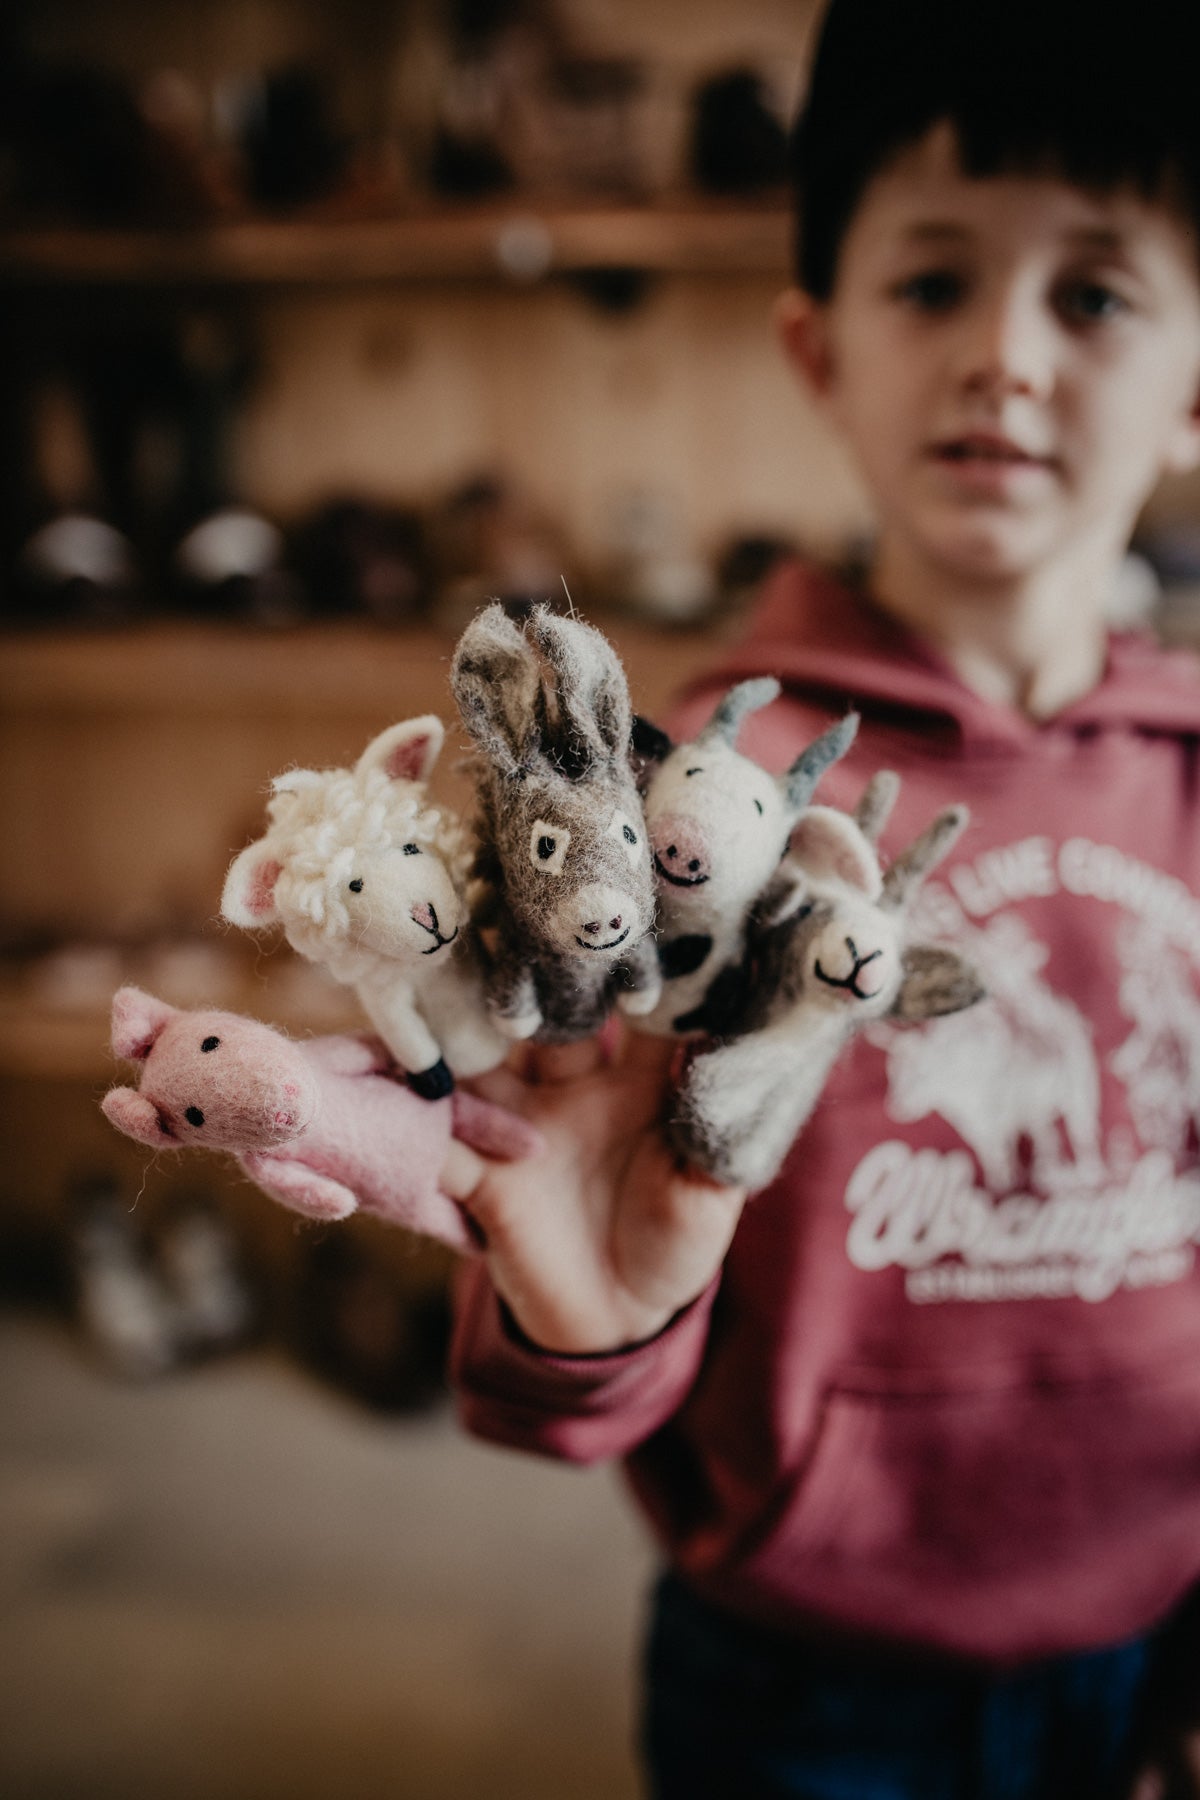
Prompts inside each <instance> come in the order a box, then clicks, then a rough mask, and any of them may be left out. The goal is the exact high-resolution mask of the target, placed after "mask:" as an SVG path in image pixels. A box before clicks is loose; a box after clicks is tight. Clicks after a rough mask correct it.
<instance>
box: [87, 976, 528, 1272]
mask: <svg viewBox="0 0 1200 1800" xmlns="http://www.w3.org/2000/svg"><path fill="white" fill-rule="evenodd" d="M112 1049H113V1054H114V1055H115V1056H118V1057H120V1058H121V1059H122V1060H124V1061H128V1062H135V1063H139V1064H140V1065H141V1073H140V1075H139V1077H138V1085H137V1087H136V1088H133V1087H116V1088H112V1089H110V1091H109V1092H108V1093H107V1094H106V1095H105V1096H104V1099H103V1100H102V1101H101V1103H100V1104H101V1106H102V1107H103V1110H104V1112H105V1114H106V1116H107V1117H108V1118H109V1120H110V1121H111V1122H112V1124H114V1125H115V1126H116V1127H117V1129H118V1131H123V1132H124V1133H125V1135H126V1136H127V1137H131V1138H135V1139H136V1140H137V1141H138V1142H139V1143H142V1144H147V1145H149V1146H150V1148H151V1149H153V1150H182V1149H186V1148H187V1147H188V1146H196V1147H199V1148H202V1149H208V1150H224V1151H228V1152H230V1153H231V1154H232V1155H233V1156H234V1157H235V1158H236V1160H237V1161H238V1163H239V1164H240V1165H241V1167H242V1169H243V1170H244V1171H245V1173H246V1174H247V1175H248V1176H249V1177H250V1180H251V1181H253V1182H254V1183H255V1184H256V1186H258V1187H260V1188H261V1189H262V1190H263V1192H264V1193H266V1194H269V1195H270V1197H271V1198H272V1199H273V1200H278V1201H279V1203H280V1204H281V1205H282V1206H286V1207H289V1208H290V1209H291V1210H292V1211H293V1212H297V1213H302V1214H303V1215H304V1217H305V1218H308V1219H326V1220H329V1219H345V1218H348V1217H349V1216H350V1214H351V1213H355V1212H365V1213H373V1214H375V1215H376V1216H377V1217H379V1218H381V1219H385V1220H386V1221H387V1222H388V1223H389V1224H393V1225H403V1226H406V1227H407V1228H408V1229H409V1230H410V1231H415V1232H419V1233H421V1234H422V1235H423V1236H425V1237H431V1238H436V1239H438V1240H439V1241H440V1242H441V1243H443V1244H448V1245H449V1246H450V1247H451V1249H454V1250H460V1251H470V1250H474V1249H477V1248H478V1242H477V1240H476V1238H475V1237H473V1235H472V1233H471V1230H470V1227H469V1225H468V1223H467V1219H466V1216H465V1214H464V1213H463V1211H462V1210H461V1208H460V1207H459V1206H458V1205H457V1204H456V1202H455V1201H454V1200H452V1199H451V1198H450V1197H449V1195H448V1194H446V1193H444V1192H443V1191H442V1190H441V1188H440V1187H439V1184H438V1176H439V1171H440V1169H441V1166H442V1163H443V1160H444V1158H445V1155H446V1151H447V1148H448V1147H449V1144H450V1140H451V1138H452V1137H454V1138H458V1139H460V1140H461V1141H462V1142H464V1143H467V1144H470V1145H471V1146H472V1147H473V1148H474V1149H477V1150H479V1151H481V1152H482V1153H483V1154H484V1155H487V1156H493V1157H498V1158H503V1159H507V1160H515V1159H517V1158H520V1157H522V1156H528V1155H530V1154H531V1153H532V1152H533V1151H534V1150H535V1149H537V1147H538V1146H539V1144H540V1142H541V1139H540V1136H539V1134H538V1133H537V1132H536V1131H535V1130H534V1129H533V1127H532V1126H529V1125H526V1124H525V1122H524V1120H522V1119H519V1118H517V1117H516V1115H515V1114H512V1113H508V1112H505V1111H504V1110H503V1109H502V1108H500V1107H497V1106H492V1105H489V1104H488V1103H487V1102H485V1101H483V1100H479V1099H477V1098H476V1097H475V1096H474V1095H473V1094H468V1093H466V1092H465V1091H464V1090H462V1089H459V1090H458V1091H457V1092H455V1093H454V1094H453V1095H449V1096H446V1097H445V1098H443V1099H441V1100H437V1101H427V1100H422V1099H419V1098H418V1096H417V1095H415V1094H414V1093H412V1091H411V1090H410V1089H409V1088H408V1086H407V1085H406V1083H405V1082H404V1081H403V1080H401V1079H398V1078H397V1075H396V1071H395V1066H394V1064H393V1063H392V1061H391V1058H390V1057H389V1055H388V1053H387V1050H386V1049H385V1047H384V1045H383V1044H382V1043H381V1042H380V1041H379V1040H378V1039H377V1038H371V1037H366V1036H351V1035H345V1036H332V1037H317V1038H310V1039H307V1040H305V1041H303V1042H293V1041H292V1039H290V1038H287V1037H285V1036H284V1035H283V1033H282V1032H279V1031H276V1030H275V1029H274V1027H273V1026H270V1025H264V1024H262V1023H260V1022H259V1021H258V1020H257V1019H248V1018H246V1017H244V1016H243V1015H242V1014H241V1013H231V1012H222V1011H217V1010H216V1009H213V1008H200V1009H198V1010H195V1011H182V1010H181V1009H180V1008H178V1007H175V1006H170V1005H168V1004H167V1002H166V1001H163V1000H158V999H156V998H155V997H154V996H153V995H152V994H147V993H143V992H142V990H141V989H140V988H136V987H123V988H120V989H118V991H117V993H116V994H115V995H114V997H113V1005H112Z"/></svg>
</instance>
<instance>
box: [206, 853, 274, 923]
mask: <svg viewBox="0 0 1200 1800" xmlns="http://www.w3.org/2000/svg"><path fill="white" fill-rule="evenodd" d="M282 873H283V864H282V863H281V862H280V860H279V858H278V857H277V856H275V855H273V854H272V852H271V849H270V845H269V843H268V841H267V839H266V838H259V839H258V840H257V842H255V843H253V844H247V845H246V848H245V849H244V850H243V851H241V852H240V854H239V855H237V856H235V857H234V859H233V861H232V863H230V865H229V873H228V875H227V876H226V877H225V888H224V891H223V893H222V895H221V917H222V918H224V919H228V920H229V923H230V924H231V925H241V926H242V927H243V928H244V929H245V930H247V931H261V930H262V929H263V927H264V926H266V925H273V924H274V923H275V921H276V920H277V919H278V917H279V908H278V906H277V905H276V903H275V883H276V882H277V881H278V880H279V877H280V875H281V874H282Z"/></svg>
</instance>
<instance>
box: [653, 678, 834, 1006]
mask: <svg viewBox="0 0 1200 1800" xmlns="http://www.w3.org/2000/svg"><path fill="white" fill-rule="evenodd" d="M778 695H779V683H778V681H776V680H775V679H774V677H773V676H760V677H757V678H755V679H753V680H750V681H741V682H739V683H738V684H737V686H736V687H732V688H730V690H729V692H728V693H727V694H726V695H725V696H724V697H723V699H722V700H721V701H720V703H719V704H718V706H717V708H716V710H715V712H714V713H713V715H712V717H711V719H710V720H709V721H708V723H707V724H706V725H705V726H704V728H703V729H702V730H701V731H700V732H699V733H698V735H697V736H696V737H695V738H692V739H691V740H690V741H689V742H687V743H685V744H673V743H672V742H671V739H670V738H669V737H668V736H667V734H666V733H665V732H664V731H660V730H659V728H658V727H657V726H655V725H651V724H650V723H649V721H647V720H645V719H636V720H635V721H634V730H633V743H634V752H635V757H636V758H637V761H638V763H639V785H640V786H641V788H642V805H643V809H644V813H645V820H646V831H647V834H648V836H649V839H650V853H651V858H652V861H653V866H654V877H655V887H656V890H657V896H658V916H657V926H656V930H657V942H658V958H659V966H660V969H661V971H662V979H663V993H662V998H661V1000H660V1001H659V1003H658V1005H657V1006H655V1007H654V1009H653V1010H652V1011H651V1012H649V1013H647V1014H645V1015H643V1016H641V1017H639V1018H637V1019H635V1020H634V1021H633V1023H634V1024H635V1025H636V1027H637V1029H638V1030H640V1031H650V1032H655V1033H657V1034H660V1035H664V1036H665V1035H668V1034H675V1035H677V1036H691V1035H694V1034H696V1033H700V1032H704V1031H710V1030H716V1029H719V1024H720V1018H721V1013H722V1008H723V1002H724V993H723V989H724V988H725V987H726V986H731V987H732V988H733V989H734V990H736V989H737V987H738V986H739V982H738V979H737V977H738V973H739V970H740V964H741V960H742V955H743V952H744V950H745V945H746V925H747V921H748V919H749V916H750V910H751V908H752V906H753V905H754V902H755V901H756V900H757V899H758V897H759V895H760V894H761V893H762V891H763V889H764V888H765V887H766V886H767V883H768V882H769V881H770V880H771V879H772V877H773V876H774V875H775V874H776V873H777V871H778V869H779V865H780V862H781V860H782V858H783V856H784V853H785V851H786V850H787V846H788V840H789V837H790V835H791V832H792V830H793V827H794V826H795V825H796V822H797V820H798V819H799V818H800V816H801V814H802V813H803V812H804V809H805V808H806V807H807V805H808V803H809V801H810V800H811V799H812V796H813V793H814V791H815V789H816V786H817V783H818V781H819V780H820V778H821V776H822V775H823V774H824V772H825V770H826V769H828V768H829V767H830V765H831V764H833V763H835V762H837V761H838V759H839V758H840V757H842V756H844V755H845V754H846V752H847V750H848V749H849V748H850V746H851V744H852V743H853V742H854V737H855V733H856V732H857V730H858V714H857V713H847V714H846V716H845V717H844V718H842V719H839V720H838V721H837V723H836V724H834V725H832V726H831V727H830V728H829V730H828V731H826V732H824V733H823V734H822V735H821V736H820V737H819V738H817V739H816V741H815V742H814V743H811V744H809V745H808V746H807V748H806V749H804V750H803V751H801V753H800V755H799V756H798V757H797V758H796V759H795V761H794V762H793V763H792V765H791V767H790V768H789V769H788V770H786V772H785V773H784V774H782V775H771V774H769V773H768V772H767V770H766V769H764V768H762V767H760V765H759V764H758V763H756V762H752V761H751V760H750V758H749V757H748V756H743V755H741V753H740V752H739V751H738V749H737V748H736V745H737V736H738V731H739V729H740V727H741V724H742V721H743V720H744V719H745V718H746V717H747V715H748V714H750V713H752V712H757V711H758V710H759V708H761V707H764V706H769V705H770V703H771V701H772V700H775V699H776V698H777V697H778ZM733 998H734V999H735V1000H736V998H737V995H736V991H735V993H734V995H733Z"/></svg>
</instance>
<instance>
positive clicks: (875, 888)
mask: <svg viewBox="0 0 1200 1800" xmlns="http://www.w3.org/2000/svg"><path fill="white" fill-rule="evenodd" d="M788 851H789V855H790V856H792V857H794V859H795V860H796V862H798V863H799V864H800V865H801V866H802V867H803V868H804V869H805V870H806V872H807V873H808V874H809V875H811V876H812V877H813V878H814V879H815V880H822V879H824V880H836V881H844V882H845V883H846V885H847V886H848V887H853V888H858V889H859V891H860V892H861V893H863V894H865V895H866V896H867V899H868V900H877V899H878V898H879V895H880V891H881V889H882V887H883V877H882V876H881V874H880V872H879V861H878V859H877V857H876V855H875V852H874V850H872V848H871V845H870V844H869V842H868V841H867V839H866V838H865V837H864V836H863V834H862V831H861V830H860V829H859V827H858V826H857V825H856V824H855V822H854V820H853V819H851V818H850V817H849V816H848V815H847V814H846V813H843V812H838V811H837V809H836V807H832V806H810V807H809V808H808V810H807V811H806V812H804V813H802V814H801V816H800V818H799V819H798V820H797V822H796V824H795V825H794V826H793V827H792V835H791V839H790V842H789V845H788Z"/></svg>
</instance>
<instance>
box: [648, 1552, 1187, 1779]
mask: <svg viewBox="0 0 1200 1800" xmlns="http://www.w3.org/2000/svg"><path fill="white" fill-rule="evenodd" d="M1150 1654H1151V1651H1150V1645H1149V1643H1148V1642H1145V1641H1138V1642H1134V1643H1131V1644H1125V1645H1121V1646H1119V1647H1118V1648H1116V1649H1112V1650H1102V1651H1096V1652H1091V1653H1089V1654H1087V1655H1079V1656H1070V1657H1063V1658H1060V1659H1056V1660H1054V1661H1050V1662H1045V1663H1040V1664H1038V1665H1036V1666H1035V1667H1032V1668H1029V1669H1026V1670H1023V1671H1022V1672H1020V1673H1018V1674H1013V1675H1004V1676H992V1675H987V1674H979V1673H975V1672H969V1671H961V1672H960V1671H957V1670H946V1671H944V1670H940V1669H939V1670H937V1671H935V1672H934V1671H931V1670H930V1669H929V1668H927V1667H926V1668H916V1667H914V1668H911V1669H910V1668H905V1667H903V1666H901V1665H899V1664H898V1663H897V1664H890V1665H885V1664H883V1663H882V1662H872V1661H869V1660H862V1661H856V1660H854V1659H852V1658H848V1657H846V1656H845V1655H842V1656H840V1657H839V1658H837V1659H830V1658H827V1657H824V1656H823V1655H822V1654H821V1652H820V1651H819V1650H817V1649H814V1648H813V1647H811V1646H803V1647H799V1646H797V1645H795V1644H793V1643H792V1642H791V1641H790V1640H788V1639H784V1638H780V1637H777V1636H776V1635H775V1634H773V1633H770V1632H767V1631H763V1630H760V1629H758V1628H757V1627H755V1626H752V1625H746V1624H744V1623H742V1622H740V1621H738V1620H736V1619H733V1618H731V1617H729V1616H727V1615H725V1614H723V1613H721V1612H718V1611H716V1610H715V1609H714V1608H712V1607H711V1606H709V1605H707V1604H706V1603H705V1602H703V1601H701V1600H699V1599H698V1598H697V1597H696V1596H695V1595H694V1594H693V1593H692V1592H691V1591H690V1590H689V1589H688V1588H687V1587H685V1586H684V1584H683V1583H682V1582H681V1581H679V1580H678V1578H676V1577H674V1576H671V1575H668V1576H665V1577H664V1578H663V1580H662V1581H661V1582H660V1584H659V1587H658V1589H657V1592H656V1595H655V1601H654V1615H653V1621H652V1628H651V1633H650V1640H649V1645H648V1649H647V1666H646V1676H647V1680H646V1710H645V1718H644V1749H645V1755H646V1761H647V1765H648V1769H649V1778H650V1785H649V1792H650V1793H651V1794H652V1795H653V1796H654V1800H784V1797H785V1796H787V1797H788V1800H1117V1797H1119V1796H1121V1795H1122V1794H1123V1792H1124V1789H1125V1786H1126V1783H1127V1782H1128V1780H1129V1779H1130V1776H1131V1774H1132V1763H1133V1758H1134V1746H1135V1739H1136V1736H1137V1721H1138V1712H1139V1702H1140V1701H1141V1699H1142V1695H1143V1689H1144V1686H1145V1679H1146V1674H1147V1667H1148V1663H1149V1660H1150Z"/></svg>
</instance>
